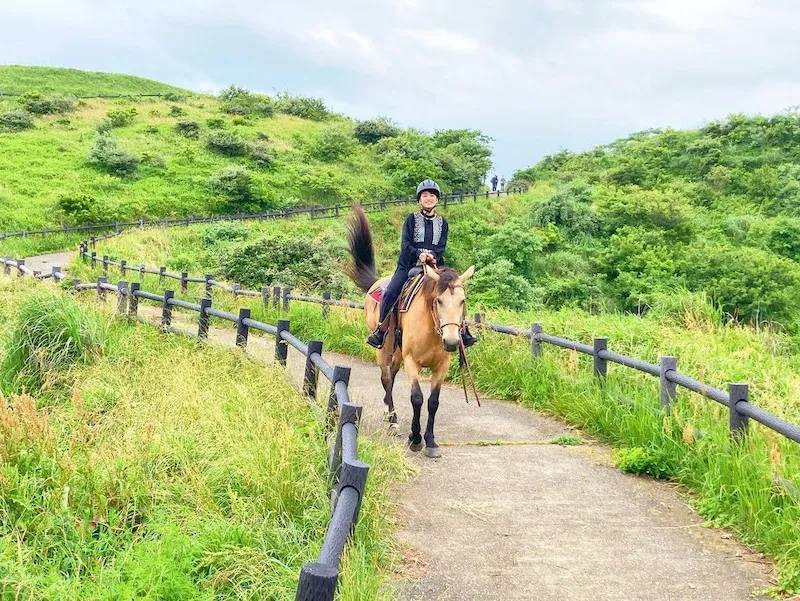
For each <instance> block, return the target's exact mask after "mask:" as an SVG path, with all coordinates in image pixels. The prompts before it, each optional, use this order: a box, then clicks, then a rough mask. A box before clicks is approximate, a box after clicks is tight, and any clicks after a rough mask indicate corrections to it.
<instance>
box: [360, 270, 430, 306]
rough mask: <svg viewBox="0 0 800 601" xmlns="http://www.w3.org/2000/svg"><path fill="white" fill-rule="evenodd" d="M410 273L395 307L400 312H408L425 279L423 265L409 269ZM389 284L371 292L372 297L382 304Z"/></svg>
mask: <svg viewBox="0 0 800 601" xmlns="http://www.w3.org/2000/svg"><path fill="white" fill-rule="evenodd" d="M408 275H409V277H408V279H407V280H406V283H405V284H403V288H402V290H401V291H400V299H399V300H398V301H397V306H396V307H395V311H396V312H399V313H406V312H407V311H408V308H409V307H410V306H411V301H413V300H414V298H416V296H417V293H418V292H419V290H420V288H422V281H423V280H424V279H425V276H424V274H423V273H422V268H421V267H414V268H413V269H411V270H409V272H408ZM387 285H388V283H387V284H384V285H383V286H380V287H378V288H376V289H375V290H373V291H372V292H370V294H369V296H370V298H371V299H372V300H374V301H375V302H376V303H379V304H380V302H381V299H382V298H383V293H384V292H385V291H386V286H387Z"/></svg>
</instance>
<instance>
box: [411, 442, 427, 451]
mask: <svg viewBox="0 0 800 601" xmlns="http://www.w3.org/2000/svg"><path fill="white" fill-rule="evenodd" d="M423 446H424V443H422V442H418V443H416V444H414V443H413V442H410V443H408V448H409V449H411V450H412V451H414V452H415V453H417V452H419V451H421V450H422V447H423Z"/></svg>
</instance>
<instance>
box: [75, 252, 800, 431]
mask: <svg viewBox="0 0 800 601" xmlns="http://www.w3.org/2000/svg"><path fill="white" fill-rule="evenodd" d="M80 256H81V257H82V258H83V260H84V261H86V260H89V261H91V265H92V267H96V264H97V261H98V257H97V253H96V251H89V243H87V242H82V243H81V245H80ZM101 261H102V267H103V270H104V271H105V272H107V271H108V266H109V265H112V266H119V267H120V270H121V272H122V274H123V276H124V274H125V273H126V272H127V270H134V271H138V272H139V273H140V274H141V277H143V276H144V274H145V273H149V274H154V275H158V276H160V277H161V278H162V279H163V278H172V279H176V280H180V282H181V290H183V291H186V290H187V288H188V284H189V283H190V282H197V283H204V284H205V286H206V291H207V292H210V291H211V289H212V288H213V287H220V288H222V289H224V290H227V291H229V292H231V293H232V294H234V296H237V295H240V296H250V297H260V298H261V299H262V302H263V303H264V305H268V304H269V302H270V299H271V300H272V305H273V307H275V308H277V307H279V306H280V307H282V308H283V310H284V311H288V309H289V303H290V301H293V300H295V301H302V302H309V303H318V304H321V305H322V311H323V314H324V315H326V316H327V312H328V310H329V307H330V306H342V307H350V308H354V309H363V308H364V303H361V302H354V301H350V300H344V299H332V298H331V294H330V292H327V291H326V292H323V293H322V296H307V295H299V294H293V293H292V289H291V288H288V287H280V286H273V287H270V286H263V287H261V289H260V290H244V289H242V288H241V286H239V285H238V284H233V285H232V286H229V285H226V284H223V283H221V282H218V281H217V280H214V279H213V277H212V275H211V274H206V275H205V276H203V277H192V276H190V275H189V274H188V273H186V272H183V273H181V274H173V273H169V272H167V271H166V268H164V267H160V268H159V269H158V270H157V271H156V270H153V269H148V268H146V267H145V266H144V265H138V266H135V267H130V266H128V265H127V263H126V262H125V261H120V262H114V261H110V260H109V259H108V257H107V256H103V257H102V259H101ZM469 323H470V324H475V325H476V326H478V327H479V328H480V329H483V330H488V331H493V332H498V333H500V334H506V335H510V336H518V337H523V338H527V339H528V340H529V341H530V349H531V358H532V359H534V360H535V359H536V358H537V357H539V356H540V355H541V353H542V344H549V345H552V346H557V347H561V348H565V349H570V350H573V351H576V352H578V353H582V354H585V355H590V356H591V357H593V371H594V374H595V375H596V376H598V377H599V378H602V379H605V378H606V376H607V374H608V364H609V363H615V364H617V365H622V366H624V367H628V368H631V369H634V370H637V371H640V372H644V373H646V374H650V375H652V376H656V377H657V378H659V383H660V403H661V407H662V409H663V411H664V412H665V413H667V414H669V413H670V411H671V405H672V404H673V403H675V401H676V400H677V387H678V386H680V387H683V388H686V389H687V390H691V391H692V392H696V393H697V394H699V395H701V396H703V397H705V398H708V399H711V400H713V401H716V402H718V403H720V404H722V405H724V406H725V407H727V408H728V413H729V426H730V429H731V433H732V435H733V436H734V437H736V438H741V437H742V436H744V435H745V434H746V432H747V428H748V425H749V420H750V419H751V418H752V419H753V420H754V421H757V422H759V423H760V424H762V425H764V426H766V427H767V428H769V429H771V430H773V431H775V432H777V433H779V434H781V435H783V436H785V437H786V438H788V439H790V440H793V441H795V442H800V427H799V426H797V425H795V424H792V423H789V422H787V421H786V420H784V419H782V418H780V417H778V416H776V415H773V414H771V413H769V412H767V411H764V410H763V409H760V408H758V407H756V406H755V405H753V404H752V403H751V402H750V390H749V386H748V385H747V384H746V383H741V382H731V383H729V384H728V387H727V388H728V390H727V392H726V391H724V390H720V389H719V388H715V387H713V386H708V385H706V384H705V383H703V382H701V381H699V380H697V379H695V378H692V377H691V376H688V375H686V374H682V373H680V372H679V371H678V370H677V366H678V359H677V357H670V356H662V357H659V360H658V364H655V363H648V362H647V361H643V360H641V359H636V358H634V357H628V356H626V355H622V354H619V353H615V352H612V351H610V350H609V348H608V339H607V338H594V340H593V343H592V344H585V343H581V342H577V341H574V340H568V339H566V338H560V337H558V336H552V335H550V334H546V333H545V332H544V329H543V328H542V324H540V323H534V324H532V325H531V326H530V328H519V327H516V326H509V325H504V324H493V323H487V322H486V321H485V319H483V317H482V316H481V314H475V319H474V320H473V321H469Z"/></svg>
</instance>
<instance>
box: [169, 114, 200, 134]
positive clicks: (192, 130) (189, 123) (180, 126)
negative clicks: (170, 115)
mask: <svg viewBox="0 0 800 601" xmlns="http://www.w3.org/2000/svg"><path fill="white" fill-rule="evenodd" d="M175 131H177V132H178V133H179V134H180V135H182V136H183V137H184V138H198V137H199V136H200V124H199V123H198V122H197V121H193V120H192V119H178V122H177V123H176V124H175Z"/></svg>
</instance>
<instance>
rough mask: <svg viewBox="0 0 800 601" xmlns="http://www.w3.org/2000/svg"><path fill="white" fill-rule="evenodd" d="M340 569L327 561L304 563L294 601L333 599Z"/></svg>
mask: <svg viewBox="0 0 800 601" xmlns="http://www.w3.org/2000/svg"><path fill="white" fill-rule="evenodd" d="M338 580H339V570H337V569H336V567H334V566H329V565H328V564H325V563H304V564H303V569H302V570H301V571H300V582H298V583H297V593H296V594H295V597H294V601H333V597H334V595H335V594H336V585H337V582H338Z"/></svg>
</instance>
